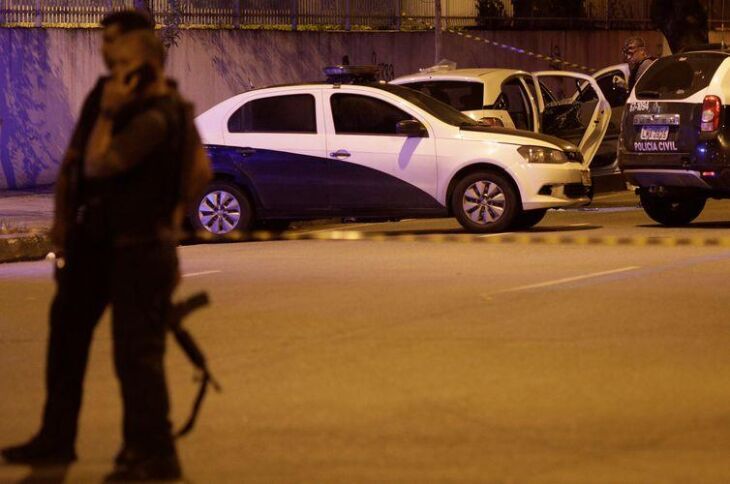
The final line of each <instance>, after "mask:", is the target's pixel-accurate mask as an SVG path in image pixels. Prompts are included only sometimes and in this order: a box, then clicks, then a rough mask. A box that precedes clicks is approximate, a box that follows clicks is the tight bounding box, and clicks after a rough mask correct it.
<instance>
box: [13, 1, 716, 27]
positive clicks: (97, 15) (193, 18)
mask: <svg viewBox="0 0 730 484" xmlns="http://www.w3.org/2000/svg"><path fill="white" fill-rule="evenodd" d="M480 1H481V2H485V1H489V2H491V4H492V5H493V4H495V2H497V3H496V4H497V5H501V6H502V9H501V10H498V12H499V13H500V14H499V15H494V16H487V15H489V14H485V13H484V12H485V11H482V15H485V16H482V17H481V18H479V14H480V11H479V8H478V3H479V2H480ZM518 1H519V2H520V3H519V4H518V3H517V2H518ZM533 1H539V0H533ZM727 1H728V8H727V12H726V11H725V8H724V6H723V2H724V0H709V9H708V13H709V20H710V26H711V27H712V28H717V29H722V28H723V27H724V24H725V20H724V18H726V17H730V0H727ZM526 3H527V2H525V0H442V20H443V23H444V26H446V27H476V26H482V27H484V28H488V29H505V28H517V29H520V28H523V29H524V28H527V29H554V28H558V29H565V28H579V29H580V28H585V29H609V28H623V29H644V28H651V22H650V5H651V0H583V2H582V8H580V9H579V11H578V12H575V14H574V15H571V16H570V17H566V16H563V17H560V16H553V17H549V16H545V12H542V14H540V15H534V16H530V15H526V14H525V9H524V7H522V8H517V7H518V6H519V5H524V4H526ZM142 5H146V6H147V8H149V9H150V11H151V12H152V14H153V15H154V17H155V20H156V21H157V23H158V24H160V25H165V24H167V23H169V21H170V19H171V18H173V17H174V15H172V14H173V13H179V17H180V19H181V24H182V26H187V27H201V28H206V27H207V28H211V27H213V28H216V27H218V28H285V29H293V30H296V29H298V28H303V27H305V26H311V27H312V28H316V29H338V30H351V29H364V30H368V29H389V30H400V29H404V30H413V29H428V28H429V25H432V24H433V21H434V1H433V0H0V25H4V26H27V27H42V26H50V27H94V26H98V23H99V21H100V20H101V19H102V18H103V17H104V15H106V14H107V13H108V12H110V11H113V10H119V9H124V8H133V7H135V6H137V7H139V6H142ZM175 6H177V11H175V10H174V9H175V8H176V7H175ZM486 12H493V11H490V10H486ZM548 13H549V12H548ZM729 25H730V24H729Z"/></svg>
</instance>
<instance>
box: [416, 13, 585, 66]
mask: <svg viewBox="0 0 730 484" xmlns="http://www.w3.org/2000/svg"><path fill="white" fill-rule="evenodd" d="M403 15H404V16H405V12H403ZM406 18H407V20H409V21H412V22H418V23H422V24H424V25H425V26H426V27H427V28H429V29H435V28H436V27H435V26H434V25H432V24H430V23H428V22H425V21H423V20H422V19H415V18H413V17H406ZM441 31H442V32H447V33H450V34H454V35H458V36H460V37H463V38H465V39H469V40H473V41H475V42H482V43H484V44H487V45H491V46H492V47H497V48H499V49H505V50H509V51H510V52H514V53H515V54H521V55H525V56H528V57H534V58H535V59H538V60H542V61H545V62H550V63H551V64H554V65H561V66H563V67H569V68H571V69H578V70H581V71H585V72H588V73H593V72H596V70H597V69H593V68H591V67H588V66H584V65H581V64H576V63H575V62H568V61H566V60H563V59H561V58H559V57H552V56H549V55H545V54H540V53H538V52H533V51H531V50H528V49H522V48H520V47H515V46H513V45H509V44H504V43H502V42H496V41H494V40H489V39H485V38H484V37H481V36H479V35H472V34H469V33H464V32H462V31H461V30H456V29H453V28H450V27H441Z"/></svg>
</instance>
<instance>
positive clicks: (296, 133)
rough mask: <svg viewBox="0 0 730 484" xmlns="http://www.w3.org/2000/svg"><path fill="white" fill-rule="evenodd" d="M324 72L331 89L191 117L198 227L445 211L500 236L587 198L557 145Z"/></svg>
mask: <svg viewBox="0 0 730 484" xmlns="http://www.w3.org/2000/svg"><path fill="white" fill-rule="evenodd" d="M326 72H327V73H328V75H329V76H330V82H327V83H324V82H323V83H319V84H317V83H312V84H298V85H288V86H277V87H269V88H264V89H257V90H252V91H248V92H245V93H243V94H239V95H237V96H234V97H232V98H230V99H228V100H226V101H223V102H221V103H220V104H218V105H216V106H214V107H213V108H211V109H210V110H208V111H206V112H205V113H203V114H201V115H200V116H198V118H197V119H196V124H197V127H198V129H199V131H200V134H201V137H202V139H203V142H204V144H205V146H206V148H207V150H208V153H209V154H210V156H211V160H212V163H213V170H214V174H215V177H214V181H213V182H212V183H211V184H210V185H209V187H208V188H207V190H206V192H205V193H204V195H203V196H202V198H201V199H200V201H199V203H197V204H196V207H197V208H196V209H195V210H194V213H192V214H191V220H192V223H193V225H194V226H195V227H196V228H197V229H203V230H207V231H209V232H212V233H213V234H216V235H222V234H226V233H228V232H231V231H236V230H247V229H250V228H253V227H256V226H258V227H267V226H268V227H279V228H281V227H283V226H286V224H287V223H288V222H290V221H293V220H305V219H316V218H324V217H353V218H358V219H363V220H367V219H382V218H391V219H399V218H427V217H446V216H454V217H456V219H457V220H458V221H459V222H460V223H461V225H462V226H463V227H464V228H465V229H466V230H468V231H470V232H499V231H504V230H508V229H516V228H527V227H531V226H533V225H535V224H537V223H538V222H539V221H540V220H541V219H542V218H543V216H544V215H545V212H546V211H547V209H549V208H556V207H570V206H579V205H585V204H587V203H589V202H590V198H589V195H588V194H589V193H590V183H591V182H590V174H589V172H588V167H587V166H586V164H585V163H584V162H583V158H582V156H581V154H580V151H579V150H578V149H577V147H575V146H574V145H572V144H570V143H568V142H566V141H563V140H561V139H558V138H555V137H552V136H547V135H543V134H539V133H534V132H528V131H520V130H514V129H507V128H500V127H487V126H483V125H481V124H480V123H479V122H477V121H475V120H473V119H471V118H469V117H468V116H465V115H464V114H462V113H461V112H459V111H458V110H456V109H454V108H452V107H451V106H449V105H447V104H444V103H442V102H440V101H438V100H436V99H434V98H432V97H429V96H427V95H425V94H423V93H420V92H418V91H415V90H412V89H409V88H405V87H402V86H397V85H391V84H385V83H382V82H376V81H374V80H373V79H374V77H373V74H374V73H373V72H372V71H370V70H369V69H368V68H366V67H363V66H346V67H342V66H338V67H335V68H328V69H327V70H326Z"/></svg>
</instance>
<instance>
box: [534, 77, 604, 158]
mask: <svg viewBox="0 0 730 484" xmlns="http://www.w3.org/2000/svg"><path fill="white" fill-rule="evenodd" d="M534 78H535V80H536V82H537V83H538V84H539V85H540V86H545V88H546V89H548V90H549V91H550V93H551V94H552V96H553V99H552V100H547V99H545V96H544V94H543V92H541V91H542V89H539V90H536V96H537V97H538V104H539V106H540V110H541V116H540V117H541V130H542V132H543V133H544V134H549V135H552V136H556V137H558V138H562V139H565V140H567V141H570V142H571V143H573V144H575V145H576V146H578V149H580V152H581V154H582V155H583V164H584V166H586V167H587V166H589V165H590V164H591V161H592V160H593V157H594V155H595V154H596V152H597V151H598V148H599V147H600V145H601V142H602V141H603V137H604V136H605V134H606V130H607V129H608V125H609V121H610V120H611V106H610V105H609V103H608V101H607V100H606V98H605V96H604V95H603V93H602V92H601V89H600V87H599V86H598V84H597V83H596V80H595V79H594V78H593V77H591V76H588V75H585V74H579V73H577V72H563V71H543V72H536V73H535V74H534Z"/></svg>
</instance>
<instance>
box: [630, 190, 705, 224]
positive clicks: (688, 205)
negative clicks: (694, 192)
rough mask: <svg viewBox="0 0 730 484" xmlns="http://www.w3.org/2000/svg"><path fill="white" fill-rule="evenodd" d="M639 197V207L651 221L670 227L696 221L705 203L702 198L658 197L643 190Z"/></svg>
mask: <svg viewBox="0 0 730 484" xmlns="http://www.w3.org/2000/svg"><path fill="white" fill-rule="evenodd" d="M639 197H640V198H641V206H642V207H643V208H644V211H645V212H646V214H647V215H648V216H649V217H651V219H652V220H654V221H656V222H659V223H660V224H662V225H668V226H670V227H676V226H679V225H687V224H688V223H690V222H691V221H693V220H694V219H696V218H697V217H698V216H699V215H700V213H702V209H704V208H705V202H706V201H707V199H706V198H704V197H671V196H663V197H660V196H657V195H652V194H650V193H648V192H647V191H645V190H642V191H641V192H640V193H639Z"/></svg>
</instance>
